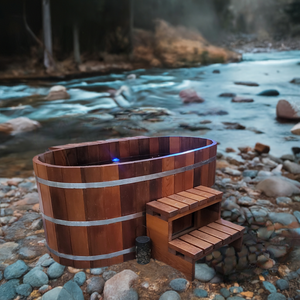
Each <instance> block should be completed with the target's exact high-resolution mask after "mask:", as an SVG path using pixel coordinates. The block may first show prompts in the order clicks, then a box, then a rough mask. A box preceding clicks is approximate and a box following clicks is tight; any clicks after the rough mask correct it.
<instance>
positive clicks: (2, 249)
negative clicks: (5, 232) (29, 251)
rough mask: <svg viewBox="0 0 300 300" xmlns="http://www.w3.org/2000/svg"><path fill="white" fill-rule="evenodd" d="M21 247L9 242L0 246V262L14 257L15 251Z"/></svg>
mask: <svg viewBox="0 0 300 300" xmlns="http://www.w3.org/2000/svg"><path fill="white" fill-rule="evenodd" d="M18 247H19V244H17V243H14V242H7V243H4V244H2V245H0V261H5V260H7V259H9V258H12V257H13V251H14V250H15V249H16V248H18Z"/></svg>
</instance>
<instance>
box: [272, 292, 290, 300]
mask: <svg viewBox="0 0 300 300" xmlns="http://www.w3.org/2000/svg"><path fill="white" fill-rule="evenodd" d="M268 300H286V297H285V296H284V295H282V294H279V293H272V294H270V295H269V296H268Z"/></svg>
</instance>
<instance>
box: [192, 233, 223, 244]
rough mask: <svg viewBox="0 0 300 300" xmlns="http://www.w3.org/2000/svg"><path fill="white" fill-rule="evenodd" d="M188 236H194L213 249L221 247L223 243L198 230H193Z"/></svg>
mask: <svg viewBox="0 0 300 300" xmlns="http://www.w3.org/2000/svg"><path fill="white" fill-rule="evenodd" d="M190 235H192V236H195V237H197V238H198V239H201V240H203V241H205V242H207V243H210V244H212V245H214V248H217V247H221V246H222V244H223V241H222V240H221V239H219V238H217V237H215V236H212V235H210V234H207V233H204V232H202V231H199V230H194V231H192V232H190Z"/></svg>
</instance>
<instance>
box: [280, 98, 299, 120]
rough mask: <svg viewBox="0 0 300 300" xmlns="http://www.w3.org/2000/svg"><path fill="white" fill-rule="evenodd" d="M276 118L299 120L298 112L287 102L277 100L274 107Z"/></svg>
mask: <svg viewBox="0 0 300 300" xmlns="http://www.w3.org/2000/svg"><path fill="white" fill-rule="evenodd" d="M276 114H277V118H283V119H291V120H297V119H300V112H299V110H298V109H297V107H295V105H293V104H291V103H290V102H288V101H287V100H279V101H278V103H277V106H276Z"/></svg>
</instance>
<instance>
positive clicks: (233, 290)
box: [229, 286, 243, 294]
mask: <svg viewBox="0 0 300 300" xmlns="http://www.w3.org/2000/svg"><path fill="white" fill-rule="evenodd" d="M229 292H230V294H240V293H242V292H243V288H242V287H241V286H232V287H231V288H229Z"/></svg>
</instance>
